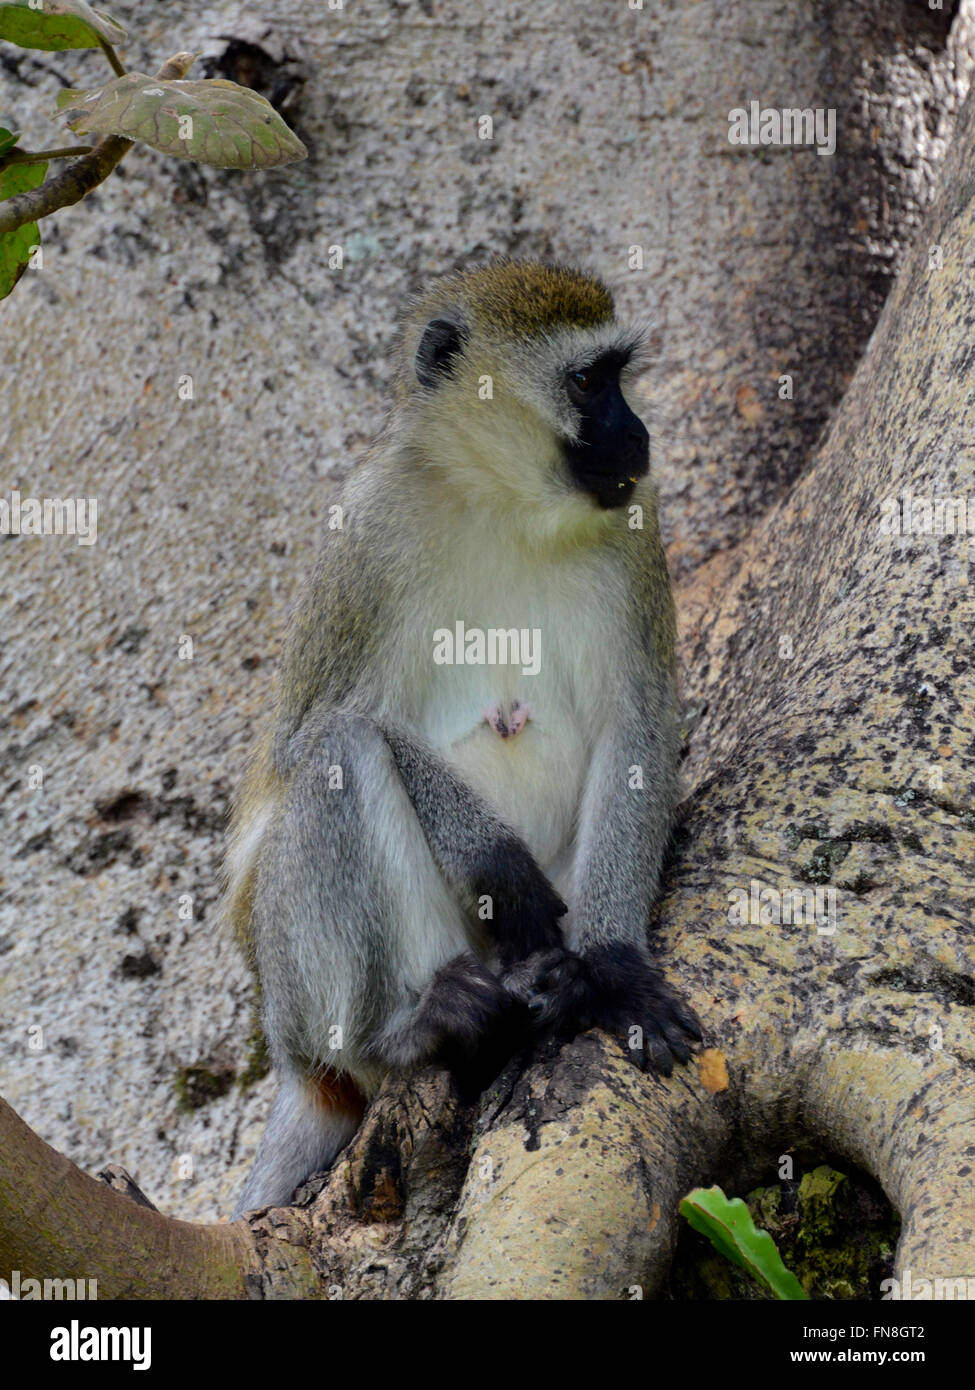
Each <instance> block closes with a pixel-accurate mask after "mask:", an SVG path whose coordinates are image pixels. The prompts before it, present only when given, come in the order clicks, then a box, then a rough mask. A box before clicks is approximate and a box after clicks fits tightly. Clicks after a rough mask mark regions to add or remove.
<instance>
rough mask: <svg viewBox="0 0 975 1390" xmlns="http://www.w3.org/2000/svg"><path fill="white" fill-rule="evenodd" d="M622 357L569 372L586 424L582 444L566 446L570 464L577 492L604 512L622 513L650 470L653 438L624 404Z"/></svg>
mask: <svg viewBox="0 0 975 1390" xmlns="http://www.w3.org/2000/svg"><path fill="white" fill-rule="evenodd" d="M625 364H626V358H625V357H624V356H623V355H622V354H621V353H606V354H605V356H603V357H600V358H598V359H597V360H596V361H595V362H593V363H592V365H591V366H588V367H584V368H577V369H576V370H574V371H572V372H569V373H568V375H567V376H566V379H565V384H566V390H567V392H568V395H569V400H570V401H571V402H572V404H573V405H574V406H575V408H576V409H577V410H578V412H579V414H580V416H581V420H580V426H579V438H578V440H576V441H574V442H572V443H569V442H567V443H566V445H565V461H566V464H567V465H568V468H569V473H570V476H571V477H572V480H573V482H574V483H575V484H576V486H577V487H579V488H582V489H583V491H585V492H588V493H590V494H591V495H592V496H593V497H594V498H595V500H596V502H597V503H598V505H599V506H600V507H603V508H606V509H608V508H611V507H622V506H624V505H625V504H626V503H627V502H629V500H630V498H631V497H632V496H633V489H634V487H635V486H636V481H637V479H638V478H642V477H643V476H644V474H645V473H647V472H648V471H649V468H650V436H649V435H648V434H647V431H646V426H645V425H644V424H643V421H642V420H639V419H638V418H637V416H635V415H634V414H633V411H632V410H631V409H630V407H629V406H628V405H627V404H626V401H625V400H624V399H623V392H622V391H621V390H620V372H621V371H622V369H623V367H624V366H625Z"/></svg>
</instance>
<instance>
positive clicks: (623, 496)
mask: <svg viewBox="0 0 975 1390" xmlns="http://www.w3.org/2000/svg"><path fill="white" fill-rule="evenodd" d="M649 471H650V461H649V459H648V458H647V456H646V454H644V456H643V457H642V458H640V459H635V460H631V461H630V463H629V464H628V465H627V466H625V467H623V468H614V469H613V470H612V471H611V472H610V471H607V472H604V471H602V470H601V469H588V470H586V472H584V473H581V472H578V471H577V472H575V475H574V476H575V482H576V486H577V487H580V488H582V489H583V490H584V491H585V492H588V493H589V495H590V496H591V497H592V498H593V500H594V501H595V503H596V505H597V506H598V507H600V508H602V510H603V511H612V510H613V509H614V508H616V507H625V506H626V504H627V502H629V500H630V498H631V497H632V496H633V493H634V492H635V491H636V486H637V483H639V481H640V479H641V478H645V477H646V475H647V474H648V473H649Z"/></svg>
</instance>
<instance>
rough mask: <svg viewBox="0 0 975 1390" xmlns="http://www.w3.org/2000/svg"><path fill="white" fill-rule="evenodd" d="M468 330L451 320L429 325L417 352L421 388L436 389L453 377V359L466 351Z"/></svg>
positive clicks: (440, 320) (417, 377) (417, 371)
mask: <svg viewBox="0 0 975 1390" xmlns="http://www.w3.org/2000/svg"><path fill="white" fill-rule="evenodd" d="M466 341H467V330H466V329H465V328H464V327H463V326H462V325H461V324H458V323H451V321H450V320H449V319H433V320H432V322H430V323H428V324H427V326H426V328H425V329H424V332H423V337H422V338H421V339H420V346H419V347H418V348H417V350H416V379H417V381H418V382H419V383H420V385H421V386H429V387H434V386H437V385H438V384H439V382H440V381H441V380H442V379H443V378H444V377H447V376H450V375H451V371H452V363H453V359H454V358H455V357H457V356H458V355H459V354H460V353H461V352H462V351H463V349H464V343H465V342H466Z"/></svg>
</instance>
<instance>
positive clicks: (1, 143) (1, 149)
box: [0, 125, 20, 159]
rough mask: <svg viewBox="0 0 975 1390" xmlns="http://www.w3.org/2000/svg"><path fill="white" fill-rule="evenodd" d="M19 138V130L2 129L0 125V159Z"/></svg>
mask: <svg viewBox="0 0 975 1390" xmlns="http://www.w3.org/2000/svg"><path fill="white" fill-rule="evenodd" d="M19 139H20V131H19V130H4V128H3V126H2V125H0V159H2V158H3V156H4V155H5V154H6V153H7V151H8V150H12V149H13V147H14V145H16V143H17V141H18V140H19Z"/></svg>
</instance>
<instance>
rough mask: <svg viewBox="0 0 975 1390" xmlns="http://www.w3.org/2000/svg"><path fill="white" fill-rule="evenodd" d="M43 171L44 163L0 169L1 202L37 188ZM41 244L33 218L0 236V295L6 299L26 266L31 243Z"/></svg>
mask: <svg viewBox="0 0 975 1390" xmlns="http://www.w3.org/2000/svg"><path fill="white" fill-rule="evenodd" d="M9 134H10V132H9V131H7V130H5V131H3V132H0V136H2V135H9ZM46 173H47V165H46V164H11V166H10V168H9V169H4V170H3V171H2V172H0V202H3V200H4V199H5V198H12V197H13V196H14V194H15V193H26V192H28V190H29V189H31V188H37V187H38V186H39V185H40V184H42V183H43V182H44V176H45V174H46ZM40 244H41V234H40V231H39V229H38V226H37V223H36V222H27V223H25V224H24V226H23V227H18V228H17V229H16V230H15V231H13V232H4V234H3V235H2V236H0V299H6V297H7V295H8V294H9V293H10V291H11V290H12V289H13V287H14V285H16V283H17V281H18V280H19V279H20V277H21V276H22V275H23V273H24V271H25V270H26V268H27V262H28V261H29V260H30V253H31V247H33V246H40Z"/></svg>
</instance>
